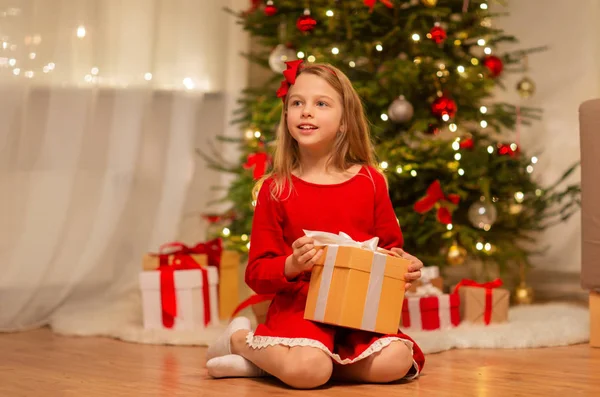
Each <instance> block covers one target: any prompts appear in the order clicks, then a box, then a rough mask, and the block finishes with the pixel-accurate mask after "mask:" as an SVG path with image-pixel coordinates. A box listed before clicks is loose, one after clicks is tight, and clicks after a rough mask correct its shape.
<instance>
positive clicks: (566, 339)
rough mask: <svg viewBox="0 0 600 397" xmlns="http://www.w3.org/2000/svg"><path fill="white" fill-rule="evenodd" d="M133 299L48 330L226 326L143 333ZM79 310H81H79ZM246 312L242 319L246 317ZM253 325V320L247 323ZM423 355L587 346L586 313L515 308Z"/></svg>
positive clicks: (186, 340) (432, 344) (424, 339)
mask: <svg viewBox="0 0 600 397" xmlns="http://www.w3.org/2000/svg"><path fill="white" fill-rule="evenodd" d="M140 307H141V306H140V301H139V297H137V296H135V295H133V296H130V297H129V299H123V300H121V301H119V302H118V303H117V304H115V305H112V306H107V305H104V306H103V307H102V308H93V307H86V308H85V310H72V311H70V312H69V311H67V312H63V313H61V315H60V316H57V317H56V318H54V319H53V321H52V323H51V327H52V329H53V330H54V331H55V332H57V333H60V334H64V335H78V336H107V337H111V338H116V339H120V340H123V341H128V342H136V343H147V344H165V345H195V346H206V345H207V344H209V343H210V342H211V341H212V340H214V338H216V337H217V336H218V335H219V334H220V333H221V332H222V331H223V329H224V327H225V325H226V324H224V323H223V324H221V325H220V326H214V327H209V328H207V329H204V330H198V331H171V330H145V329H144V328H143V327H142V319H141V311H140ZM80 309H81V308H80ZM250 313H251V311H249V310H248V311H247V312H245V313H244V314H247V315H248V316H249V317H250V316H251V314H250ZM251 319H252V321H254V318H251ZM409 335H410V336H411V337H413V338H414V339H415V341H416V342H417V343H418V344H419V346H420V347H421V348H422V349H423V351H424V352H425V353H426V354H427V353H429V354H430V353H437V352H441V351H445V350H450V349H468V348H491V349H514V348H532V347H549V346H565V345H571V344H577V343H584V342H587V341H589V311H588V309H587V308H586V307H582V306H578V305H573V304H567V303H547V304H537V305H530V306H515V307H511V308H510V311H509V321H508V322H507V323H504V324H491V325H489V326H483V325H472V324H467V323H462V324H460V325H459V326H458V327H456V328H453V329H447V330H437V331H424V332H411V333H410V334H409Z"/></svg>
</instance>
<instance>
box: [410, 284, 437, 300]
mask: <svg viewBox="0 0 600 397" xmlns="http://www.w3.org/2000/svg"><path fill="white" fill-rule="evenodd" d="M405 295H406V296H407V297H410V298H417V297H418V298H422V297H425V296H440V295H444V292H443V291H442V290H440V289H439V288H438V287H436V286H434V285H433V284H423V285H419V286H418V287H417V289H416V291H415V292H410V291H406V293H405Z"/></svg>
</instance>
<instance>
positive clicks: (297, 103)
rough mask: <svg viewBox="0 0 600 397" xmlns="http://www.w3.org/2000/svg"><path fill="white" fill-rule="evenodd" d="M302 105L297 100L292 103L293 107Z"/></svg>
mask: <svg viewBox="0 0 600 397" xmlns="http://www.w3.org/2000/svg"><path fill="white" fill-rule="evenodd" d="M298 105H300V101H298V100H296V101H292V106H298Z"/></svg>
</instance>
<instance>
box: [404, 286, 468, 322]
mask: <svg viewBox="0 0 600 397" xmlns="http://www.w3.org/2000/svg"><path fill="white" fill-rule="evenodd" d="M458 324H460V298H459V295H458V294H444V293H442V291H440V290H439V289H437V288H436V287H434V286H433V285H431V284H425V285H423V286H420V287H418V288H417V292H416V293H412V294H411V293H407V294H406V297H405V298H404V305H403V306H402V322H401V325H400V327H401V328H402V329H405V330H411V331H432V330H436V329H447V328H452V327H455V326H457V325H458Z"/></svg>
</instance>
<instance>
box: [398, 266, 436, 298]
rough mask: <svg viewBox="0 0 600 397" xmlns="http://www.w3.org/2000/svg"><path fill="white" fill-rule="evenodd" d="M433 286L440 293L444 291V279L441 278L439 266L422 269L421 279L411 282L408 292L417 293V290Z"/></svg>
mask: <svg viewBox="0 0 600 397" xmlns="http://www.w3.org/2000/svg"><path fill="white" fill-rule="evenodd" d="M427 284H431V285H433V286H434V287H435V288H437V289H439V290H440V291H444V279H443V278H442V277H440V268H439V267H437V266H425V267H423V268H421V278H420V279H418V280H415V281H412V282H411V285H410V288H409V289H408V291H407V292H410V293H413V294H414V293H416V292H417V288H418V287H421V286H423V285H427Z"/></svg>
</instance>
